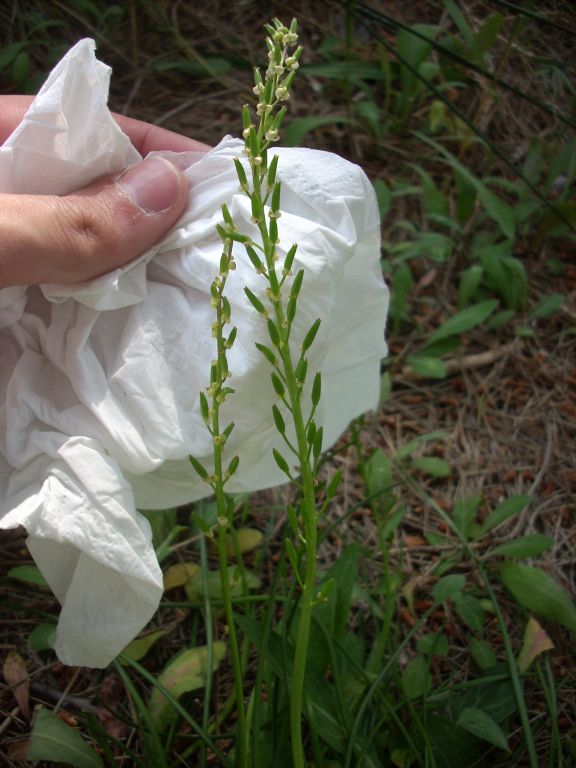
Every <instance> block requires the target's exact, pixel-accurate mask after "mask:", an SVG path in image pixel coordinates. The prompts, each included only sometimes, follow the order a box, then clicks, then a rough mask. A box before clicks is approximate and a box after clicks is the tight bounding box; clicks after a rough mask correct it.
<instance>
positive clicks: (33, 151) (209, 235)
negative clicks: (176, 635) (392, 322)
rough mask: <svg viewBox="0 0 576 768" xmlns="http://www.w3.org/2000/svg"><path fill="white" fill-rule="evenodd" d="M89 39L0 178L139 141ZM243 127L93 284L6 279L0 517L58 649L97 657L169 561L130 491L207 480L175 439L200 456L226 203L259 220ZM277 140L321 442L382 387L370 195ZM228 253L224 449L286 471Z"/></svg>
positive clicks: (67, 184)
mask: <svg viewBox="0 0 576 768" xmlns="http://www.w3.org/2000/svg"><path fill="white" fill-rule="evenodd" d="M94 48H95V46H94V43H93V41H91V40H81V41H80V42H79V43H78V44H77V45H76V46H74V48H72V49H71V50H70V51H69V53H68V54H67V55H66V56H65V57H64V58H63V59H62V61H61V62H60V63H59V64H58V65H57V66H56V68H55V69H54V71H53V72H52V74H51V75H50V77H49V78H48V80H47V82H46V84H45V85H44V87H43V88H42V90H41V91H40V93H39V94H38V96H37V97H36V99H35V100H34V102H33V104H32V105H31V107H30V109H29V111H28V113H27V115H26V116H25V118H24V120H23V121H22V123H21V125H20V126H19V127H18V128H17V129H16V131H15V132H14V133H13V134H12V136H11V137H10V138H9V139H8V140H7V141H6V143H5V144H4V146H3V147H2V148H0V191H2V192H7V193H25V192H26V193H38V194H58V195H61V194H66V193H68V192H70V191H72V190H74V189H77V188H80V187H82V186H84V185H86V184H88V183H90V182H91V181H93V180H94V179H96V178H97V177H99V176H102V175H103V174H107V173H111V172H115V171H118V172H120V171H121V170H122V169H123V168H125V167H126V166H127V165H131V164H134V163H137V162H138V161H139V160H140V159H141V158H140V155H139V154H138V152H137V151H136V150H135V149H134V147H133V146H132V145H131V143H130V141H129V139H128V137H127V136H125V135H124V134H123V133H122V132H121V130H120V129H119V127H118V126H117V124H116V123H115V122H114V120H113V119H112V116H111V114H110V112H109V111H108V108H107V105H106V101H107V95H108V82H109V78H110V69H109V68H108V67H107V66H105V65H103V64H101V63H100V62H98V61H97V60H96V58H95V55H94ZM242 146H243V144H242V142H240V141H239V140H237V139H233V138H230V137H226V138H224V139H223V140H222V141H221V142H220V144H219V145H218V146H217V147H215V148H214V149H212V150H211V151H209V152H208V153H206V154H204V155H203V154H197V155H194V156H193V157H192V158H188V161H190V159H192V160H193V161H194V162H193V164H192V165H190V167H188V168H187V170H186V174H187V176H188V179H189V182H190V197H189V202H188V207H187V210H186V212H185V214H184V215H183V216H182V218H181V219H180V221H179V222H178V223H177V225H176V226H175V227H174V228H173V229H172V230H171V231H170V232H169V233H168V234H167V235H166V236H165V237H164V238H163V239H162V240H161V241H160V242H159V243H158V244H157V245H156V246H154V248H152V249H151V250H150V251H148V252H147V253H146V254H145V255H143V256H142V257H140V258H139V259H136V260H134V261H133V262H131V263H129V264H128V265H126V266H124V267H122V268H121V269H117V270H115V271H114V272H112V273H110V274H108V275H105V276H103V277H100V278H98V279H96V280H93V281H91V282H89V283H83V284H79V285H73V286H64V285H44V286H42V287H41V288H38V287H16V288H5V289H3V290H0V527H2V528H13V527H16V526H19V525H22V526H24V527H25V528H26V530H27V532H28V537H29V538H28V547H29V549H30V552H31V554H32V556H33V558H34V560H35V561H36V563H37V564H38V566H39V568H40V570H41V571H42V573H43V574H44V576H45V578H46V580H47V582H48V584H49V585H50V587H51V588H52V590H53V591H54V593H55V595H56V596H57V598H58V600H59V601H60V603H61V605H62V611H61V614H60V620H59V623H58V628H57V634H56V642H55V650H56V653H57V654H58V656H59V658H60V659H61V660H62V661H63V662H65V663H66V664H74V665H83V666H92V667H104V666H106V665H107V664H108V663H109V662H110V661H111V660H112V659H113V658H114V657H115V656H116V655H117V654H118V653H119V652H120V651H121V650H122V648H123V647H124V646H125V645H126V644H127V643H128V642H129V641H130V640H131V639H132V638H133V637H134V636H135V635H136V634H137V633H138V632H139V631H140V630H141V629H142V627H143V626H144V625H145V624H146V623H147V622H148V621H149V619H150V618H151V617H152V615H153V614H154V611H155V610H156V607H157V605H158V602H159V600H160V597H161V594H162V574H161V571H160V568H159V566H158V563H157V560H156V557H155V554H154V549H153V547H152V543H151V535H150V528H149V525H148V523H147V521H146V520H145V519H144V518H143V516H142V515H140V514H139V513H138V512H137V509H147V510H150V509H165V508H168V507H173V506H176V505H180V504H183V503H186V502H189V501H192V500H194V499H198V498H200V497H202V496H205V495H206V494H207V492H208V491H209V488H208V486H206V484H205V483H203V482H201V481H200V479H199V478H198V476H197V475H196V473H195V472H194V470H193V468H192V467H191V465H190V463H189V460H188V456H189V454H192V455H193V456H195V457H196V458H197V459H199V460H200V461H202V462H204V463H205V464H206V465H210V457H211V455H212V445H211V440H210V436H209V434H208V433H207V430H206V428H205V426H204V424H203V422H202V419H201V417H200V412H199V402H198V395H199V393H200V391H201V390H202V389H204V388H205V387H206V386H207V384H208V381H209V370H210V362H211V360H212V359H213V358H214V339H213V338H212V337H211V323H212V321H213V319H214V311H213V309H212V308H211V307H210V284H211V282H212V280H213V278H214V276H215V275H216V274H217V272H218V266H219V260H220V253H221V243H220V240H219V238H218V236H217V234H216V230H215V225H216V224H217V223H220V222H221V211H220V206H221V204H222V203H223V202H225V203H226V204H227V205H228V207H229V209H230V211H231V213H232V216H233V217H234V219H235V221H236V222H237V224H238V227H239V229H240V230H241V231H244V232H246V233H247V234H250V233H252V232H254V225H253V224H252V223H251V212H250V206H249V202H248V200H247V198H246V197H245V196H244V195H243V194H242V193H240V192H239V189H238V181H237V177H236V171H235V168H234V164H233V159H234V158H235V157H243V156H242V155H241V150H242ZM277 153H278V156H279V164H278V176H279V178H280V179H281V181H282V210H283V215H282V217H281V218H280V220H279V228H280V241H281V244H280V252H281V254H283V253H285V252H286V251H287V250H288V249H289V248H290V246H291V245H292V243H298V251H297V256H296V261H295V264H294V273H296V271H297V270H298V269H299V268H301V267H303V268H304V269H305V277H304V283H303V288H302V292H301V299H300V303H299V310H298V314H297V317H296V321H295V326H294V338H295V342H296V343H298V341H299V340H301V339H302V337H303V335H304V333H305V332H306V331H307V329H308V328H309V327H310V325H311V323H312V322H313V321H314V320H315V319H316V318H317V317H320V318H321V320H322V322H321V325H320V331H319V333H318V336H317V339H316V342H315V343H314V345H313V347H312V349H311V350H310V355H309V366H308V369H309V371H312V372H314V371H316V370H320V371H321V372H322V401H321V405H320V409H319V412H318V414H317V422H318V424H323V426H324V435H325V441H324V446H325V447H328V446H330V445H331V444H333V443H334V441H335V440H336V439H337V438H338V436H339V435H340V434H341V432H342V431H343V430H344V429H345V428H346V426H347V424H348V423H349V421H350V420H351V419H352V418H354V417H356V416H358V415H359V414H361V413H362V412H364V411H366V410H367V409H370V408H374V407H375V406H376V405H377V402H378V393H379V381H380V376H379V366H380V360H381V358H382V357H383V356H384V355H385V354H386V347H385V344H384V325H385V318H386V312H387V305H388V292H387V289H386V287H385V285H384V282H383V279H382V274H381V271H380V266H379V217H378V210H377V206H376V201H375V196H374V193H373V190H372V188H371V186H370V183H369V182H368V179H367V178H366V176H365V175H364V173H363V172H362V171H361V169H360V168H358V167H357V166H355V165H352V164H351V163H349V162H347V161H345V160H343V159H341V158H339V157H337V156H336V155H333V154H330V153H327V152H320V151H313V150H307V149H278V150H277ZM236 261H237V269H236V271H235V272H232V273H231V274H230V277H229V280H228V284H227V295H228V298H229V300H230V303H231V306H232V322H233V324H234V325H236V326H237V328H238V336H237V341H236V343H235V345H234V347H233V348H232V350H231V351H230V354H229V365H230V369H231V371H232V374H233V377H232V380H231V383H232V385H233V386H234V388H235V390H236V393H235V394H234V395H233V396H230V397H229V398H228V399H227V401H226V404H225V413H224V417H223V418H224V422H223V423H228V422H229V421H231V420H233V421H234V422H235V424H236V426H235V429H234V432H233V433H232V436H231V438H230V441H229V443H228V445H227V450H228V455H229V456H230V457H231V456H233V455H235V454H237V455H238V456H239V457H240V465H239V468H238V470H237V472H236V474H235V475H234V476H233V478H232V479H231V480H230V482H229V484H228V485H227V489H228V490H229V491H230V492H244V491H254V490H257V489H260V488H264V487H270V486H273V485H275V484H279V483H282V482H284V480H285V477H284V475H283V474H282V473H281V472H280V470H279V469H278V467H277V466H276V463H275V462H274V460H273V459H272V458H271V451H272V448H273V447H277V448H279V449H280V450H282V449H283V448H284V446H283V443H282V440H281V438H279V436H278V434H277V433H276V430H275V428H274V424H273V419H272V415H271V406H272V404H273V403H274V402H275V401H276V398H275V395H274V390H273V388H272V385H271V383H270V370H269V366H268V364H267V363H266V361H265V360H264V359H263V357H262V355H261V354H260V353H259V352H258V351H257V350H256V348H255V346H254V342H255V341H261V342H263V343H267V340H268V337H267V332H266V328H265V327H264V326H263V323H262V321H261V318H260V317H259V315H258V314H257V313H256V312H255V311H254V310H253V309H252V307H251V306H250V304H249V303H248V301H247V299H246V297H245V295H244V292H243V287H244V286H245V285H248V286H249V287H250V288H251V289H252V291H254V293H256V294H257V295H259V296H261V297H262V298H264V289H265V281H264V280H263V279H262V277H261V276H259V275H256V274H255V272H254V270H253V268H252V266H251V264H250V262H249V261H248V259H247V258H246V256H245V255H244V253H243V249H242V247H241V246H239V247H238V248H237V250H236ZM264 300H265V298H264ZM310 378H311V377H310Z"/></svg>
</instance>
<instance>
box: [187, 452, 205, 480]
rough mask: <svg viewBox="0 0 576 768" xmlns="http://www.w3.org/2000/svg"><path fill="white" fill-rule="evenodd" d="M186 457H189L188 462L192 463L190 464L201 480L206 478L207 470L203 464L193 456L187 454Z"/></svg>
mask: <svg viewBox="0 0 576 768" xmlns="http://www.w3.org/2000/svg"><path fill="white" fill-rule="evenodd" d="M188 458H189V459H190V464H192V466H193V467H194V469H195V470H196V473H197V474H198V475H199V477H200V478H201V479H202V480H206V478H207V477H208V472H207V471H206V469H205V468H204V466H203V465H202V464H200V462H199V461H198V459H195V458H194V456H188Z"/></svg>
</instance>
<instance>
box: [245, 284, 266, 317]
mask: <svg viewBox="0 0 576 768" xmlns="http://www.w3.org/2000/svg"><path fill="white" fill-rule="evenodd" d="M244 293H245V294H246V296H247V297H248V300H249V301H250V304H252V306H253V307H254V309H255V310H256V312H259V313H260V314H261V315H266V307H265V306H264V304H262V302H261V301H260V299H259V298H258V296H256V294H255V293H253V292H252V291H251V290H250V288H248V286H244Z"/></svg>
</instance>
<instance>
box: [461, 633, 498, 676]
mask: <svg viewBox="0 0 576 768" xmlns="http://www.w3.org/2000/svg"><path fill="white" fill-rule="evenodd" d="M468 648H469V650H470V653H471V654H472V658H473V659H474V661H475V662H476V664H478V666H479V667H480V669H482V670H486V669H490V668H491V667H494V666H495V665H496V664H497V662H498V658H497V657H496V654H495V653H494V649H493V648H492V646H491V645H490V644H489V643H487V642H486V640H481V639H479V638H477V637H471V638H470V641H469V643H468Z"/></svg>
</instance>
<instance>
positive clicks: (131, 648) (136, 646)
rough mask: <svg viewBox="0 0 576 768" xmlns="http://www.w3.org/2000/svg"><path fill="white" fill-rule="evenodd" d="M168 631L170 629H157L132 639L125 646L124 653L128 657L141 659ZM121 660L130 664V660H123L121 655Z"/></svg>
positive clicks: (136, 659)
mask: <svg viewBox="0 0 576 768" xmlns="http://www.w3.org/2000/svg"><path fill="white" fill-rule="evenodd" d="M167 632H168V629H157V630H155V631H154V632H146V634H144V635H142V636H141V637H137V638H136V639H135V640H132V642H131V643H129V644H128V645H127V646H126V648H124V650H123V651H122V655H123V656H127V657H128V659H134V660H135V661H139V660H140V659H142V658H144V656H146V654H147V653H148V651H149V650H150V649H151V648H152V646H153V645H155V643H157V642H158V640H160V638H161V637H164V635H165V634H166V633H167ZM119 661H120V664H128V661H127V660H123V659H122V657H120V659H119Z"/></svg>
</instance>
